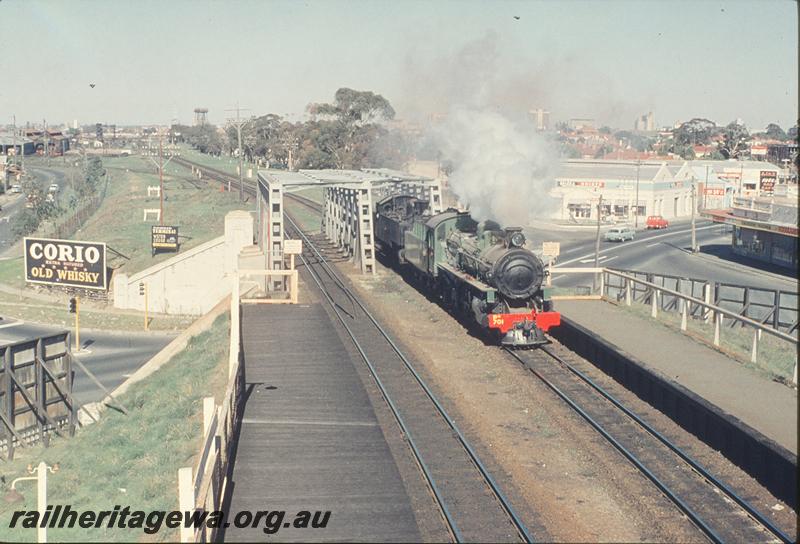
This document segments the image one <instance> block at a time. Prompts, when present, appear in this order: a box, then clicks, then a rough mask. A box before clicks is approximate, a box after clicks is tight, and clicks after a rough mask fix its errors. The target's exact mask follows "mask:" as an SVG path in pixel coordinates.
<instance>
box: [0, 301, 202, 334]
mask: <svg viewBox="0 0 800 544" xmlns="http://www.w3.org/2000/svg"><path fill="white" fill-rule="evenodd" d="M0 308H2V310H1V311H0V313H2V316H4V317H11V318H15V319H21V320H23V321H33V322H38V323H47V324H48V325H53V326H61V327H63V328H65V329H72V328H73V327H74V326H75V314H71V313H69V311H68V310H67V302H66V299H65V301H64V302H63V303H50V302H44V301H41V300H36V299H32V298H30V297H22V296H17V295H12V294H8V293H3V292H0ZM80 320H81V323H80V325H81V330H83V329H84V328H86V329H103V330H120V331H137V330H138V331H141V330H143V329H144V320H143V314H142V313H141V312H135V311H126V310H115V309H110V308H108V309H102V308H97V307H95V306H93V305H89V304H87V303H85V302H81V314H80ZM193 320H194V317H190V316H186V317H184V316H171V315H162V314H155V315H154V314H150V315H149V316H148V329H149V330H151V331H178V330H183V329H185V328H186V327H188V326H189V325H191V324H192V321H193Z"/></svg>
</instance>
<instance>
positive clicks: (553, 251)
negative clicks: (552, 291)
mask: <svg viewBox="0 0 800 544" xmlns="http://www.w3.org/2000/svg"><path fill="white" fill-rule="evenodd" d="M560 253H561V242H543V243H542V255H543V256H544V257H547V286H548V287H551V286H552V285H553V259H555V258H556V257H558V256H559V254H560Z"/></svg>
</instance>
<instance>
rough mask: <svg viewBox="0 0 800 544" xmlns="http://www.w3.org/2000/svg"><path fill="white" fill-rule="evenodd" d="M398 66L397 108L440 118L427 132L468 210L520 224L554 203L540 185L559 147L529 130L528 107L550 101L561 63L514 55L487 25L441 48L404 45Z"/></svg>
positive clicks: (547, 179)
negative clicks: (440, 51) (402, 73)
mask: <svg viewBox="0 0 800 544" xmlns="http://www.w3.org/2000/svg"><path fill="white" fill-rule="evenodd" d="M406 68H407V73H406V77H405V81H406V84H407V89H406V93H404V98H403V99H401V100H400V104H401V109H403V110H405V111H404V113H405V114H408V115H411V116H412V117H414V116H416V118H417V119H420V120H422V119H428V120H432V119H433V120H437V119H438V120H441V121H439V122H434V126H433V127H431V134H429V136H431V137H432V138H431V139H432V141H433V143H434V144H435V147H436V148H437V150H438V152H439V158H440V159H441V160H442V161H443V162H445V161H446V162H449V163H450V164H451V165H452V167H453V170H452V171H451V173H450V176H449V188H450V191H452V192H453V193H454V194H455V196H456V197H458V199H459V201H460V202H461V203H462V204H464V205H466V206H468V207H469V209H470V212H471V213H472V216H473V218H475V219H476V220H479V221H482V220H486V219H491V220H494V221H496V222H498V223H500V224H501V225H504V226H527V225H529V224H530V220H532V219H537V218H541V217H543V216H550V215H552V214H553V212H555V211H556V210H557V209H558V204H557V202H555V200H554V199H553V198H551V197H549V196H548V193H549V191H550V190H551V189H552V187H553V182H554V176H555V172H556V169H557V167H558V164H559V151H558V148H557V146H556V145H550V143H549V142H547V141H546V140H545V138H544V137H543V136H542V135H541V134H538V133H537V132H536V130H535V126H534V123H533V120H532V119H530V118H529V116H528V111H529V110H531V109H533V108H537V107H541V108H545V109H549V108H550V107H551V105H552V104H553V99H554V98H556V97H557V96H558V95H559V93H557V92H554V89H556V88H557V87H558V85H557V81H558V80H559V79H560V78H559V75H561V74H563V73H564V70H563V68H562V69H557V68H556V67H555V66H554V65H553V63H552V62H551V61H550V60H548V59H531V58H524V57H522V56H520V55H519V54H518V53H517V48H513V47H508V46H505V47H504V40H503V38H501V37H500V36H498V35H497V34H496V33H492V32H489V33H487V34H486V35H484V36H483V37H481V38H478V39H475V40H472V41H469V42H467V43H466V44H464V45H462V46H461V47H459V48H457V49H455V50H453V51H451V53H450V54H446V55H437V56H426V55H424V54H421V53H420V52H419V51H416V50H414V49H412V51H411V52H410V53H409V58H408V62H407V66H406ZM403 106H406V107H403Z"/></svg>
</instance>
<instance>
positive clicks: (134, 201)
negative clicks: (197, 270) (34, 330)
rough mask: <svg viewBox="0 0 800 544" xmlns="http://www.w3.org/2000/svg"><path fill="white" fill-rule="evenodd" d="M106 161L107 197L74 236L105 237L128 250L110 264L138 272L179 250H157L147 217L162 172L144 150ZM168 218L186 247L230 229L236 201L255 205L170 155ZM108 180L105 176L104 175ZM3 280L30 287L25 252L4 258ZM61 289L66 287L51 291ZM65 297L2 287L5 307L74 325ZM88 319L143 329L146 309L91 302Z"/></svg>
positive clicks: (161, 322)
mask: <svg viewBox="0 0 800 544" xmlns="http://www.w3.org/2000/svg"><path fill="white" fill-rule="evenodd" d="M103 165H104V166H105V167H106V169H107V170H108V171H109V174H110V182H109V183H108V187H107V192H106V197H105V199H104V201H103V203H102V204H101V206H100V208H99V209H98V210H97V212H95V214H94V215H92V216H91V217H90V218H89V220H88V221H86V223H85V224H84V225H83V227H82V228H80V229H79V230H78V231H77V232H76V233H75V235H74V236H73V238H74V239H78V240H89V241H95V242H105V243H106V244H107V245H108V246H109V248H112V249H114V250H116V251H118V252H119V253H121V254H123V255H125V257H128V259H126V258H123V257H120V256H118V255H116V254H114V253H113V252H111V251H109V253H108V263H109V266H111V267H112V268H115V271H124V272H126V273H128V274H134V273H136V272H139V271H141V270H143V269H145V268H148V267H150V266H152V265H154V264H157V263H159V262H163V261H165V260H167V259H169V258H171V257H173V256H175V255H176V254H175V253H159V254H158V255H156V256H155V257H153V256H152V255H151V253H150V236H151V234H150V227H151V225H152V224H154V222H153V221H148V222H144V221H143V220H142V219H143V209H144V208H158V207H159V199H158V197H148V196H147V186H148V185H150V186H158V185H159V178H158V175H157V173H155V167H154V165H153V164H152V163H151V162H150V161H149V160H148V159H146V158H145V157H114V158H110V157H104V158H103ZM164 172H165V176H164V195H165V197H166V199H165V201H164V217H165V224H167V225H178V227H179V233H180V236H181V239H180V241H181V252H183V251H186V250H187V249H191V248H192V247H196V246H198V245H200V244H202V243H204V242H207V241H209V240H211V239H213V238H216V237H217V236H221V235H222V234H223V232H224V223H225V214H227V213H228V212H229V211H232V210H236V209H249V208H252V207H253V206H254V204H253V203H252V202H246V203H242V202H240V201H239V196H238V193H227V192H219V190H218V189H217V187H216V186H215V185H206V184H205V183H203V182H198V181H196V180H193V179H192V177H191V172H190V170H189V169H186V168H184V167H182V166H179V165H177V164H174V163H170V164H169V165H167V166H166V167H165V168H164ZM104 181H105V180H104ZM0 284H4V285H7V286H9V287H13V288H16V289H22V288H25V286H26V282H25V278H24V260H23V258H22V257H18V258H13V259H7V260H0ZM50 294H51V295H56V296H57V295H60V294H62V293H61V292H60V291H59V292H56V291H51V293H50ZM61 298H63V301H62V303H61V304H60V305H59V303H58V302H55V303H54V302H48V301H46V300H45V301H43V300H40V299H37V298H36V297H35V296H31V297H26V296H19V295H18V294H10V293H3V292H0V307H1V308H2V315H4V316H8V317H14V318H17V319H24V320H30V321H42V322H48V323H55V324H57V323H61V324H62V325H63V326H65V327H69V326H71V325H72V323H73V320H74V316H73V315H70V314H69V313H68V312H67V309H66V300H67V296H66V295H64V296H63V297H61ZM152 317H153V319H152V321H151V322H150V327H151V328H153V329H161V330H174V329H180V328H184V327H185V326H187V325H188V323H189V322H190V320H187V319H185V318H180V317H170V316H160V315H157V316H152ZM81 324H82V325H83V326H86V327H97V328H104V329H122V330H137V329H140V328H142V326H143V324H142V317H141V314H138V313H136V312H123V311H115V310H112V309H109V308H107V307H96V306H93V305H92V304H90V303H84V304H82V306H81Z"/></svg>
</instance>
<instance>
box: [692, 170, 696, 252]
mask: <svg viewBox="0 0 800 544" xmlns="http://www.w3.org/2000/svg"><path fill="white" fill-rule="evenodd" d="M696 192H697V185H696V183H695V179H694V175H692V253H697V233H696V232H695V224H694V212H695V208H696V207H697V204H695V201H696V197H695V193H696Z"/></svg>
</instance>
